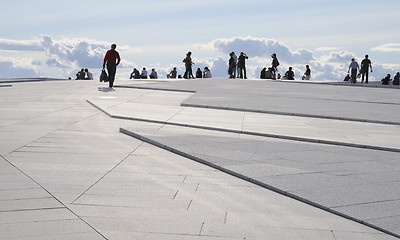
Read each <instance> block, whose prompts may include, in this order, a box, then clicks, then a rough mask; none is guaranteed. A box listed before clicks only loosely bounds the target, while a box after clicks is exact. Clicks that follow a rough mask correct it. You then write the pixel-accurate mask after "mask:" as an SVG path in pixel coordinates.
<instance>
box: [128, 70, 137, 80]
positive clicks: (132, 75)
mask: <svg viewBox="0 0 400 240" xmlns="http://www.w3.org/2000/svg"><path fill="white" fill-rule="evenodd" d="M135 70H136V68H134V69H133V71H132V72H131V75H130V76H129V79H132V78H134V77H135Z"/></svg>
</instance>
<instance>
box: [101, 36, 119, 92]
mask: <svg viewBox="0 0 400 240" xmlns="http://www.w3.org/2000/svg"><path fill="white" fill-rule="evenodd" d="M116 48H117V45H116V44H112V45H111V49H110V50H108V51H107V53H106V55H105V56H104V61H103V69H104V68H105V66H106V64H107V72H108V87H110V88H112V87H113V86H114V80H115V74H116V72H117V66H118V64H119V63H120V62H121V58H120V57H119V53H118V52H117V51H115V49H116Z"/></svg>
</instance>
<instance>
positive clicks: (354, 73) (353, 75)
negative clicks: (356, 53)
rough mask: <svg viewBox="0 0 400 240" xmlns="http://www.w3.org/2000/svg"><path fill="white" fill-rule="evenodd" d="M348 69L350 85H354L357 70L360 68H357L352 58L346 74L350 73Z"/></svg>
mask: <svg viewBox="0 0 400 240" xmlns="http://www.w3.org/2000/svg"><path fill="white" fill-rule="evenodd" d="M350 69H351V83H356V78H357V70H360V67H359V66H358V63H357V62H356V61H355V60H354V58H352V59H351V63H350V65H349V70H347V73H349V72H350Z"/></svg>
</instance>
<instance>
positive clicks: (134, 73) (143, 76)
mask: <svg viewBox="0 0 400 240" xmlns="http://www.w3.org/2000/svg"><path fill="white" fill-rule="evenodd" d="M148 77H149V78H151V79H156V78H158V74H157V72H156V70H155V69H154V68H153V69H151V72H150V74H148V73H147V70H146V68H145V67H144V68H143V69H142V73H140V72H139V70H137V69H136V68H134V69H133V71H132V73H131V76H130V77H129V78H130V79H147V78H148Z"/></svg>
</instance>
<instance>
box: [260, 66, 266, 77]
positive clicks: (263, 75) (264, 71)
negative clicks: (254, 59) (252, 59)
mask: <svg viewBox="0 0 400 240" xmlns="http://www.w3.org/2000/svg"><path fill="white" fill-rule="evenodd" d="M266 72H267V68H266V67H265V68H263V69H262V70H261V72H260V79H265V73H266Z"/></svg>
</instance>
